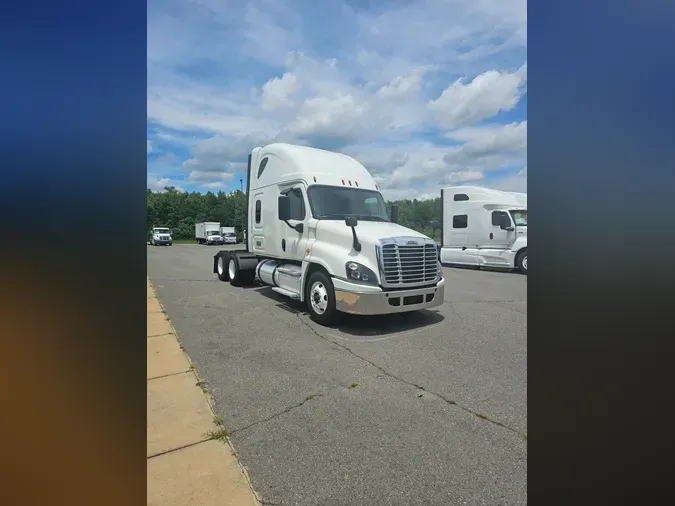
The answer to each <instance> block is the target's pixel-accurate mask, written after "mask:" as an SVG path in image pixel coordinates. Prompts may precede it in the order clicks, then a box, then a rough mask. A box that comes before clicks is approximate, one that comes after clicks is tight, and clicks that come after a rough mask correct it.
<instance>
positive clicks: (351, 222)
mask: <svg viewBox="0 0 675 506" xmlns="http://www.w3.org/2000/svg"><path fill="white" fill-rule="evenodd" d="M358 224H359V220H357V219H356V218H354V217H353V216H350V217H348V218H346V219H345V225H347V226H348V227H351V228H354V227H355V226H356V225H358Z"/></svg>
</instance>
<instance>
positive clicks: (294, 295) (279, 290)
mask: <svg viewBox="0 0 675 506" xmlns="http://www.w3.org/2000/svg"><path fill="white" fill-rule="evenodd" d="M272 290H274V291H275V292H277V293H280V294H281V295H285V296H286V297H289V298H291V299H293V300H300V294H299V293H296V292H291V291H290V290H286V289H285V288H279V287H278V286H273V287H272Z"/></svg>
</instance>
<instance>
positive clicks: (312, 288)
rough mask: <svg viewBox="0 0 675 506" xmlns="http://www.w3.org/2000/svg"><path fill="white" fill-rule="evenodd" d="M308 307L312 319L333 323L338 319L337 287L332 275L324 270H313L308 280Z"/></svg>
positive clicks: (317, 321) (320, 322)
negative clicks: (334, 284)
mask: <svg viewBox="0 0 675 506" xmlns="http://www.w3.org/2000/svg"><path fill="white" fill-rule="evenodd" d="M305 299H306V300H307V309H309V317H310V318H311V319H312V321H314V322H316V323H318V324H319V325H331V324H333V323H335V322H336V321H337V319H338V311H337V309H336V308H335V287H334V286H333V282H332V281H331V279H330V277H329V276H328V275H327V274H325V273H323V272H322V271H316V272H313V273H312V275H311V276H310V277H309V279H308V280H307V293H306V296H305Z"/></svg>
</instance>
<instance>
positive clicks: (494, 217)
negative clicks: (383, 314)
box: [440, 186, 527, 274]
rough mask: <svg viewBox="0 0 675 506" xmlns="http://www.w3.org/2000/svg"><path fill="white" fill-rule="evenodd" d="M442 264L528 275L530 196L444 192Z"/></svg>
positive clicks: (459, 189)
mask: <svg viewBox="0 0 675 506" xmlns="http://www.w3.org/2000/svg"><path fill="white" fill-rule="evenodd" d="M441 203H442V206H443V212H442V223H441V231H442V238H441V251H440V259H441V263H442V264H456V265H466V266H475V267H493V268H505V269H517V270H519V271H520V272H522V273H524V274H527V194H525V193H513V192H503V191H499V190H492V189H490V188H482V187H479V186H454V187H450V188H444V189H442V190H441Z"/></svg>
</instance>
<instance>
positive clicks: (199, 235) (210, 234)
mask: <svg viewBox="0 0 675 506" xmlns="http://www.w3.org/2000/svg"><path fill="white" fill-rule="evenodd" d="M195 237H196V239H197V244H207V245H212V244H223V238H222V236H221V235H220V223H218V222H217V221H205V222H202V223H197V224H196V225H195Z"/></svg>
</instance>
